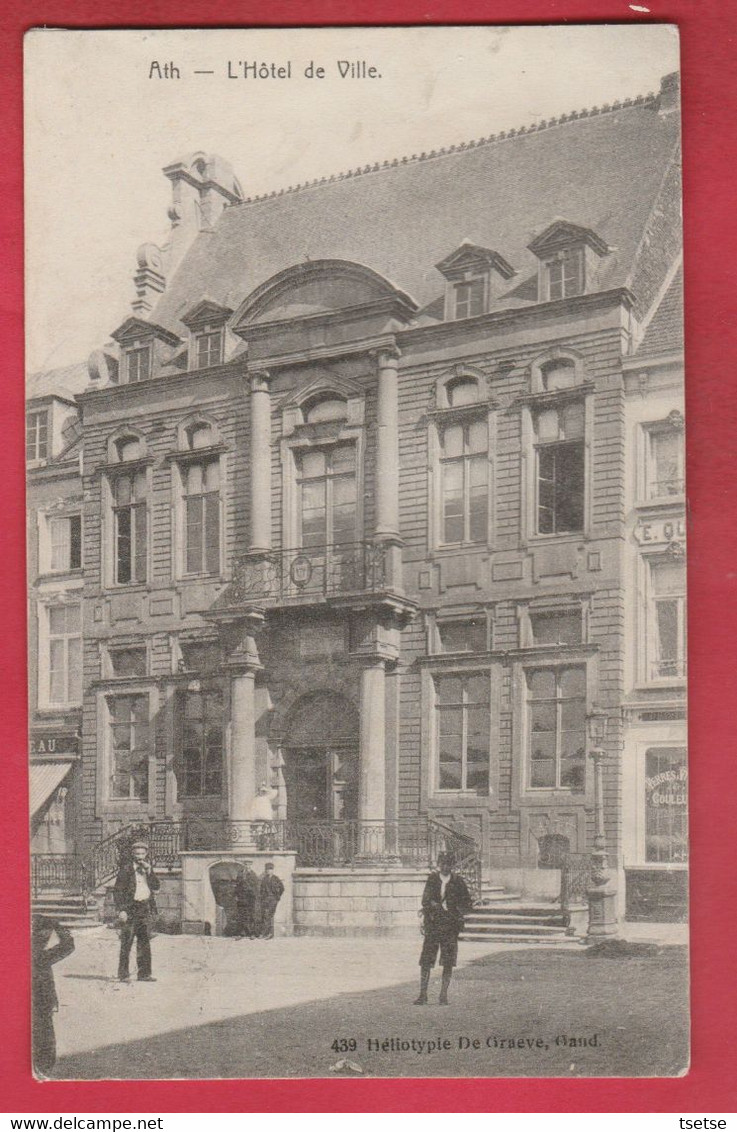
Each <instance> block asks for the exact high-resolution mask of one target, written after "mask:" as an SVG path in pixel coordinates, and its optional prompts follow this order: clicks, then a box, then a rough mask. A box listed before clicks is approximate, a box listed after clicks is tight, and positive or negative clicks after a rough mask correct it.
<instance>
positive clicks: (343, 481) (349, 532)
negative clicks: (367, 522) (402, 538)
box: [296, 444, 357, 550]
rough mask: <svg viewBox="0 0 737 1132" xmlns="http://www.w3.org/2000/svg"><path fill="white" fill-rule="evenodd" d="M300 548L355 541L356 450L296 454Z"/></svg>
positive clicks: (345, 446)
mask: <svg viewBox="0 0 737 1132" xmlns="http://www.w3.org/2000/svg"><path fill="white" fill-rule="evenodd" d="M296 459H297V481H298V490H299V519H300V535H301V543H300V545H301V547H302V548H303V549H305V550H308V549H310V548H312V547H326V546H330V547H335V546H340V545H345V544H348V543H352V542H354V541H355V538H356V523H357V514H356V447H355V445H354V444H337V445H335V446H334V447H332V448H312V449H309V450H305V451H303V452H299V453H297V454H296Z"/></svg>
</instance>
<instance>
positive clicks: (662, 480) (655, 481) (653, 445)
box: [646, 414, 684, 499]
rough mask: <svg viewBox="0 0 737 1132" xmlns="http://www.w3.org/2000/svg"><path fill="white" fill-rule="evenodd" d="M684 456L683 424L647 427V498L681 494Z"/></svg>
mask: <svg viewBox="0 0 737 1132" xmlns="http://www.w3.org/2000/svg"><path fill="white" fill-rule="evenodd" d="M676 416H677V414H676ZM683 456H684V450H683V428H682V427H677V426H675V427H672V426H670V425H668V424H666V425H658V426H653V427H651V428H649V429H647V430H646V465H647V498H648V499H658V498H661V497H663V496H670V495H682V494H683Z"/></svg>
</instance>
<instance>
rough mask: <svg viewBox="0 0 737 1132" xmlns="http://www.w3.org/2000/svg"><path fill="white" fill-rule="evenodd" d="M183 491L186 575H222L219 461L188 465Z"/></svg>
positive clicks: (185, 469) (184, 471)
mask: <svg viewBox="0 0 737 1132" xmlns="http://www.w3.org/2000/svg"><path fill="white" fill-rule="evenodd" d="M181 476H182V482H183V488H184V495H183V501H182V507H183V524H184V572H185V574H219V573H220V460H219V459H217V458H215V459H212V460H203V461H202V462H199V461H198V462H196V463H189V462H188V463H186V464H184V465H183V467H182V469H181Z"/></svg>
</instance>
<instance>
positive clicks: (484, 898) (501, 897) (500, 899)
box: [476, 889, 522, 904]
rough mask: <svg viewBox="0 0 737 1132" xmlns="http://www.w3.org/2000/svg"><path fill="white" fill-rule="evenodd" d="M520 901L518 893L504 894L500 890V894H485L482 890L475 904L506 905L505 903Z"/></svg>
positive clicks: (520, 897)
mask: <svg viewBox="0 0 737 1132" xmlns="http://www.w3.org/2000/svg"><path fill="white" fill-rule="evenodd" d="M521 899H522V896H521V894H520V893H516V892H505V891H504V889H502V890H501V892H489V893H486V892H484V891H483V889H482V891H481V896H480V897H479V899H478V900H477V901H476V903H477V904H499V903H507V902H510V901H515V900H521Z"/></svg>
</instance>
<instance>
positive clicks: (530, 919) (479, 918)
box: [465, 912, 566, 928]
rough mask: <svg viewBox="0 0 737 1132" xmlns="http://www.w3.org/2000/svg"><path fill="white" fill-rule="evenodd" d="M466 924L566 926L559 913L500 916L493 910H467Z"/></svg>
mask: <svg viewBox="0 0 737 1132" xmlns="http://www.w3.org/2000/svg"><path fill="white" fill-rule="evenodd" d="M465 922H466V923H467V924H526V925H530V924H539V925H541V926H546V927H556V928H564V927H565V926H566V921H565V917H564V916H562V915H561V914H560V913H558V914H557V915H556V914H553V915H550V916H540V915H538V916H515V915H508V916H500V915H497V914H496V913H495V912H489V913H488V914H486V915H484V913H483V912H469V914H468V915H467V916H466V917H465Z"/></svg>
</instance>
